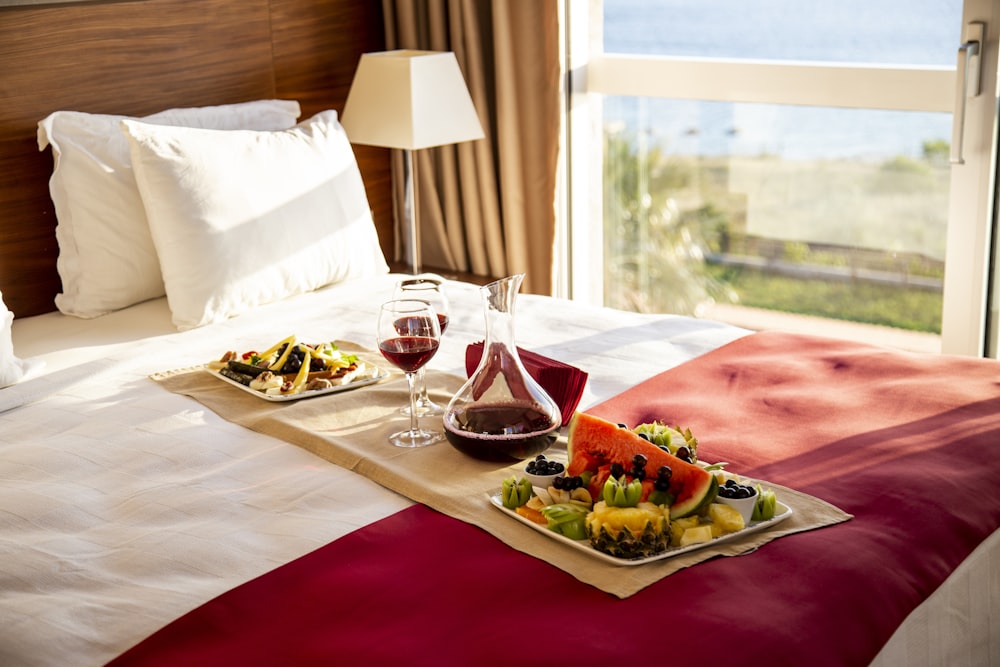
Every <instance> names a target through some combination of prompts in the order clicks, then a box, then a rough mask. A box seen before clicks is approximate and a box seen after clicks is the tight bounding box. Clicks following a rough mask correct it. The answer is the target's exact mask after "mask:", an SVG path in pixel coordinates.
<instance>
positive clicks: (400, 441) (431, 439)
mask: <svg viewBox="0 0 1000 667" xmlns="http://www.w3.org/2000/svg"><path fill="white" fill-rule="evenodd" d="M442 440H444V433H442V432H441V431H425V430H424V429H422V428H420V429H417V430H415V431H414V430H410V429H407V430H405V431H399V432H398V433H393V434H392V435H390V436H389V442H390V443H391V444H393V445H395V446H396V447H406V448H409V449H414V448H416V447H426V446H427V445H433V444H434V443H436V442H441V441H442Z"/></svg>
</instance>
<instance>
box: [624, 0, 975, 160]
mask: <svg viewBox="0 0 1000 667" xmlns="http://www.w3.org/2000/svg"><path fill="white" fill-rule="evenodd" d="M961 12H962V3H961V1H960V0H879V1H878V2H871V0H841V1H838V2H807V3H804V2H801V1H797V0H656V1H655V2H654V1H652V0H606V1H605V3H604V49H605V51H606V52H609V53H610V52H617V53H646V54H658V55H673V56H694V57H727V58H747V59H772V60H806V61H809V60H813V61H827V62H850V63H867V64H896V65H924V66H928V65H929V66H939V67H954V63H955V53H956V48H957V46H958V44H959V41H960V40H959V32H960V26H961ZM605 114H606V119H607V123H608V124H609V125H612V126H613V125H614V124H620V125H622V126H624V128H625V129H627V130H629V131H638V130H642V131H644V132H646V133H647V134H649V135H650V136H652V137H653V139H654V140H655V141H657V142H658V143H660V144H661V145H663V146H664V148H666V149H667V150H669V151H670V152H672V153H678V154H685V155H694V154H698V155H744V156H754V155H774V156H778V157H782V158H786V159H809V158H817V157H819V158H850V159H862V160H880V159H885V158H889V157H894V156H898V155H902V156H907V157H913V158H918V157H920V156H921V155H922V152H923V146H924V142H925V141H948V140H949V139H950V134H951V116H950V114H941V113H916V112H890V111H875V110H872V111H869V110H841V109H828V108H822V109H820V108H810V107H794V106H776V105H758V104H731V103H721V102H688V101H678V100H664V99H642V100H641V101H639V100H637V99H636V98H610V99H608V100H607V106H606V108H605Z"/></svg>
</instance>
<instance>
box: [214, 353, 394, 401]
mask: <svg viewBox="0 0 1000 667" xmlns="http://www.w3.org/2000/svg"><path fill="white" fill-rule="evenodd" d="M365 363H366V364H367V365H368V366H369V367H371V368H372V369H373V370H372V372H371V373H370V374H368V375H365V376H364V377H363V378H358V379H357V380H353V381H352V382H348V383H347V384H340V385H336V386H333V387H327V388H326V389H313V390H312V391H300V392H299V393H297V394H265V393H264V392H262V391H257V390H256V389H251V388H250V387H248V386H246V385H245V384H240V383H239V382H237V381H236V380H233V379H231V378H227V377H226V376H225V375H221V374H220V373H219V372H218V371H215V370H212V369H211V368H209V367H208V366H205V370H206V371H208V372H209V373H211V374H212V375H213V376H214V377H217V378H219V379H220V380H222V381H223V382H226V383H228V384H231V385H233V386H234V387H236V388H237V389H242V390H243V391H245V392H248V393H250V394H253V395H254V396H256V397H257V398H260V399H263V400H265V401H271V402H272V403H284V402H286V401H299V400H302V399H303V398H315V397H317V396H326V395H327V394H337V393H340V392H342V391H350V390H351V389H358V388H359V387H366V386H368V385H370V384H375V383H376V382H378V381H380V380H384V379H385V378H387V377H389V372H388V371H386V370H385V369H382V368H379V367H378V366H374V365H373V364H369V363H368V362H365Z"/></svg>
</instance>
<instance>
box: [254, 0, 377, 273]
mask: <svg viewBox="0 0 1000 667" xmlns="http://www.w3.org/2000/svg"><path fill="white" fill-rule="evenodd" d="M271 15H272V20H273V24H274V37H273V42H274V66H275V76H276V81H277V88H278V95H279V96H280V97H287V98H290V99H297V100H299V102H300V103H301V104H302V112H303V115H304V116H307V117H308V116H310V115H312V114H314V113H317V112H319V111H323V110H326V109H336V110H337V111H338V112H340V111H343V109H344V102H345V101H346V100H347V94H348V92H349V91H350V88H351V82H352V81H353V79H354V70H355V69H357V65H358V61H359V60H360V59H361V54H362V53H367V52H370V51H382V50H383V49H384V48H385V29H384V26H383V22H382V3H380V2H344V1H342V0H325V1H324V0H271ZM354 153H355V155H356V156H357V160H358V164H359V166H360V168H361V173H362V175H363V177H364V182H365V189H366V191H367V193H368V201H369V204H371V207H372V213H373V215H374V218H375V227H376V229H377V230H378V235H379V239H380V240H381V241H382V248H383V252H385V255H386V258H387V259H389V260H391V259H392V252H393V209H392V194H391V188H392V178H391V173H390V164H389V151H388V150H387V149H384V148H373V147H371V146H355V147H354Z"/></svg>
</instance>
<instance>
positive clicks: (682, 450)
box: [674, 447, 691, 463]
mask: <svg viewBox="0 0 1000 667" xmlns="http://www.w3.org/2000/svg"><path fill="white" fill-rule="evenodd" d="M674 456H676V457H677V458H679V459H680V460H681V461H687V462H688V463H691V452H689V451H688V448H687V447H678V448H677V453H676V454H674Z"/></svg>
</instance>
